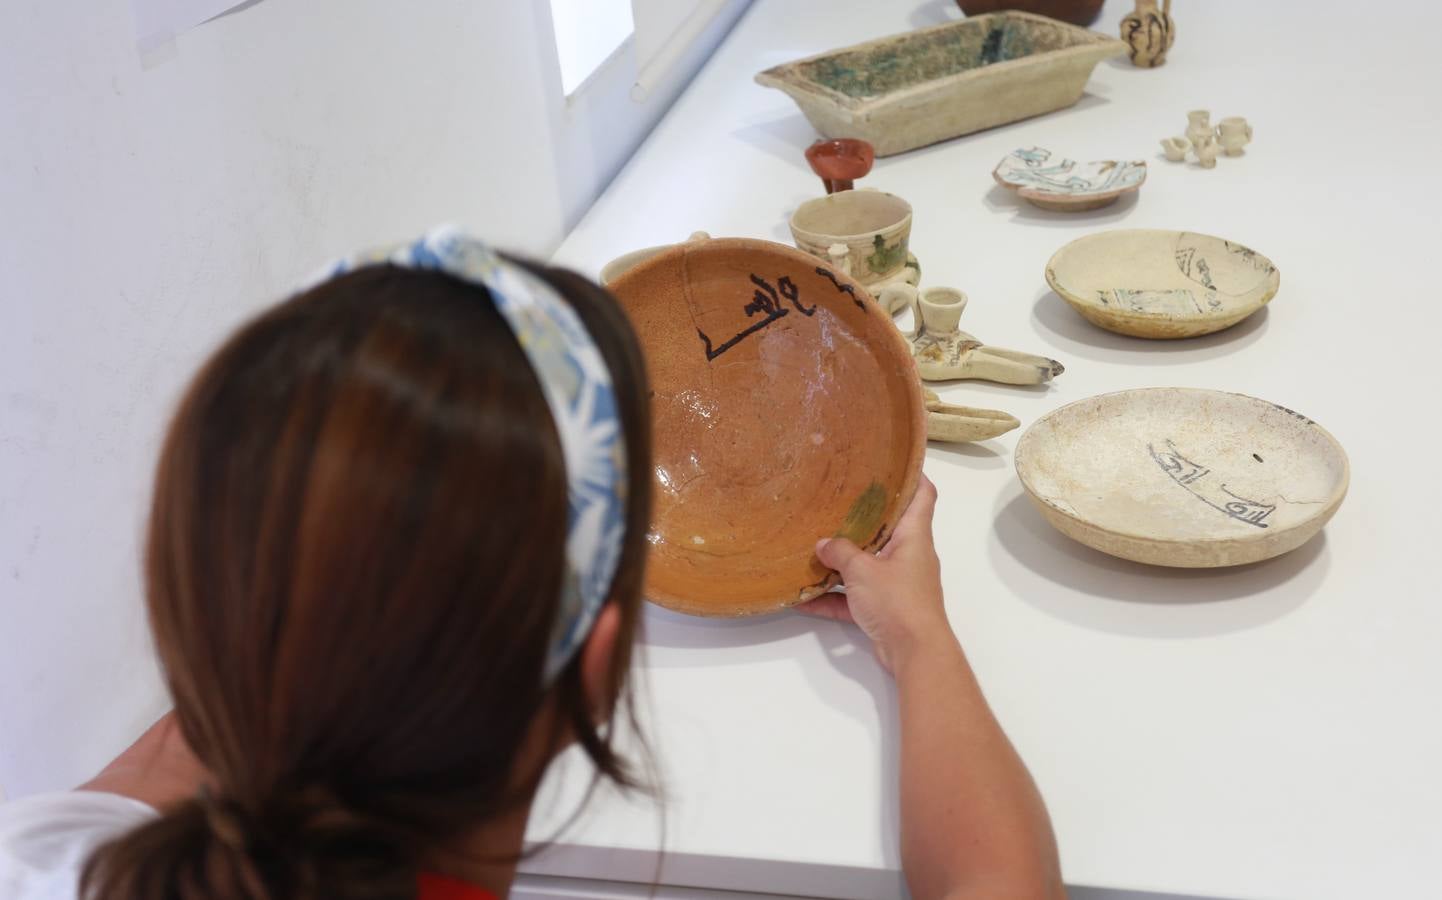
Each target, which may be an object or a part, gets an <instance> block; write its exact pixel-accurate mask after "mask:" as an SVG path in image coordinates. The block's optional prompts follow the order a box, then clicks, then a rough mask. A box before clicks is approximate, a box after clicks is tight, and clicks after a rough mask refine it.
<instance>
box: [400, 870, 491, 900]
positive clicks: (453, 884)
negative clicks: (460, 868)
mask: <svg viewBox="0 0 1442 900" xmlns="http://www.w3.org/2000/svg"><path fill="white" fill-rule="evenodd" d="M416 882H417V887H419V888H420V891H419V893H418V896H419V898H420V900H500V898H499V897H497V896H496V895H495V894H492V893H491V892H490V891H483V890H481V889H480V888H478V887H476V886H474V885H470V884H466V883H465V882H464V881H458V880H456V879H454V878H450V877H447V876H445V875H436V874H434V873H432V872H422V873H421V874H420V875H418V876H416Z"/></svg>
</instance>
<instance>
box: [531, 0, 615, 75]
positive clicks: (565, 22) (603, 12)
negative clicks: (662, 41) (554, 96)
mask: <svg viewBox="0 0 1442 900" xmlns="http://www.w3.org/2000/svg"><path fill="white" fill-rule="evenodd" d="M551 21H552V22H553V23H554V27H555V29H556V49H557V50H558V51H559V53H560V58H561V89H562V90H564V91H565V93H566V95H567V96H570V95H571V94H573V93H575V91H576V88H578V87H580V86H581V83H582V82H584V81H585V80H586V79H587V78H589V77H590V75H591V73H592V72H594V71H596V70H597V69H599V68H600V67H601V64H602V63H604V62H605V61H606V59H607V58H608V57H610V55H611V54H612V53H615V52H616V48H617V47H619V46H621V45H622V44H623V43H625V41H626V39H627V38H628V37H630V36H631V32H632V31H633V30H634V25H633V23H632V20H631V0H551Z"/></svg>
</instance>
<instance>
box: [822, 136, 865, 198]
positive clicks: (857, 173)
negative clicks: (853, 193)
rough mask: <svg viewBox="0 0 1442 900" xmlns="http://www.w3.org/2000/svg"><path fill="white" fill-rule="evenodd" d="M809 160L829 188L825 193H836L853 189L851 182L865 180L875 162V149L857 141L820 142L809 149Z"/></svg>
mask: <svg viewBox="0 0 1442 900" xmlns="http://www.w3.org/2000/svg"><path fill="white" fill-rule="evenodd" d="M806 161H807V162H808V163H810V164H811V171H813V172H815V173H816V174H817V175H818V176H820V178H821V183H822V184H824V185H826V193H828V194H834V193H835V192H837V191H849V190H851V188H852V182H854V181H855V180H856V179H858V178H865V177H866V173H867V172H870V171H871V164H872V163H874V162H876V149H875V148H874V147H872V146H871V144H869V143H867V142H866V141H863V140H859V139H857V138H836V139H834V140H829V141H825V140H823V141H817V142H816V143H814V144H812V145H811V146H810V147H807V148H806Z"/></svg>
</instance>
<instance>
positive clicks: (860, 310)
mask: <svg viewBox="0 0 1442 900" xmlns="http://www.w3.org/2000/svg"><path fill="white" fill-rule="evenodd" d="M848 193H851V192H848ZM837 196H842V195H840V194H838V195H837ZM611 291H612V293H614V294H615V295H616V297H617V298H618V299H619V300H620V302H621V305H622V306H623V308H624V309H625V310H626V313H627V315H628V316H629V317H630V319H631V322H632V324H633V325H634V326H635V328H636V332H637V334H638V335H639V336H640V339H641V345H642V349H643V351H644V353H645V357H646V368H647V371H648V373H649V375H650V379H651V388H652V391H653V396H652V400H651V403H652V424H653V436H654V437H653V440H654V449H653V455H654V458H655V473H656V481H655V490H656V494H655V507H654V511H653V514H652V526H651V533H650V535H649V539H650V541H651V545H652V546H651V554H650V559H649V562H648V564H647V570H646V596H647V597H648V598H649V599H651V600H653V601H654V602H656V603H659V604H661V605H663V606H667V607H670V608H672V609H676V610H680V611H682V612H687V613H693V614H697V615H707V616H740V615H750V614H755V613H765V612H772V611H775V610H778V609H781V608H782V607H785V606H791V605H793V604H796V603H799V602H802V601H805V600H809V599H811V598H812V597H816V596H818V595H820V594H822V593H824V592H825V591H827V590H828V589H830V588H831V587H833V586H834V585H836V584H837V583H838V576H837V575H836V574H835V573H834V572H829V571H828V570H827V569H826V568H825V567H824V566H822V565H821V564H820V563H819V562H818V561H817V559H816V556H815V552H814V550H815V545H816V541H817V540H819V539H821V538H825V537H832V536H836V535H842V536H845V537H848V538H850V539H852V540H854V541H856V543H857V544H859V545H861V546H862V547H864V548H866V549H868V550H876V549H879V548H880V547H881V546H882V545H884V544H885V543H886V540H887V538H888V537H889V536H890V534H891V530H892V528H893V527H894V526H895V524H896V520H897V518H898V517H899V516H900V515H901V512H902V511H903V510H904V509H905V508H906V505H907V504H908V503H909V502H910V501H911V497H912V494H913V493H914V492H915V490H916V484H917V480H918V478H919V476H920V473H921V459H922V456H923V454H924V451H925V447H926V428H927V426H926V410H925V408H924V406H923V398H922V395H921V391H920V390H919V389H918V381H917V375H916V366H915V364H914V363H913V362H912V360H911V355H910V353H909V352H908V348H907V346H906V341H905V340H904V339H903V338H902V337H901V335H900V333H899V332H897V330H896V327H895V326H894V325H893V324H892V322H891V319H890V317H889V316H887V315H886V314H885V313H883V312H882V311H881V309H880V308H879V307H877V305H876V304H875V303H873V302H872V301H871V300H870V299H869V298H868V297H867V296H866V292H865V289H864V288H862V286H861V285H860V284H858V283H857V282H855V281H853V280H852V279H850V278H848V277H846V276H845V275H843V274H841V273H839V272H836V271H834V270H832V269H830V268H828V267H826V266H824V265H821V264H820V263H819V261H818V260H817V259H815V258H814V257H812V256H809V255H807V254H805V253H802V252H800V251H798V250H793V249H792V248H790V247H785V246H782V245H780V244H773V243H771V242H769V241H757V240H749V239H742V238H726V239H719V240H710V241H697V242H688V243H685V244H681V245H679V246H676V247H673V248H671V249H669V250H666V251H664V252H662V253H659V254H657V255H656V256H654V257H652V258H650V259H648V260H646V261H645V262H642V263H640V264H638V265H636V266H635V267H633V268H631V269H630V270H628V271H626V272H624V273H622V274H621V275H620V276H619V277H617V278H616V280H615V282H614V283H612V285H611Z"/></svg>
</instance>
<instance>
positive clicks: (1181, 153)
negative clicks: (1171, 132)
mask: <svg viewBox="0 0 1442 900" xmlns="http://www.w3.org/2000/svg"><path fill="white" fill-rule="evenodd" d="M1190 149H1192V142H1191V141H1189V140H1187V139H1186V138H1184V137H1169V138H1162V153H1164V154H1166V157H1167V159H1169V160H1171V161H1172V162H1182V161H1183V160H1185V159H1186V158H1187V151H1188V150H1190Z"/></svg>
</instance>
